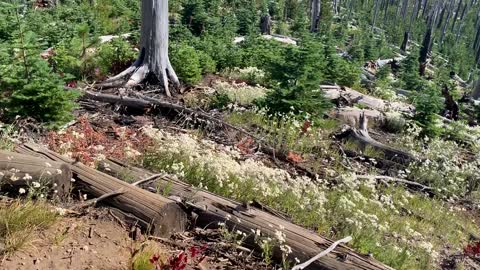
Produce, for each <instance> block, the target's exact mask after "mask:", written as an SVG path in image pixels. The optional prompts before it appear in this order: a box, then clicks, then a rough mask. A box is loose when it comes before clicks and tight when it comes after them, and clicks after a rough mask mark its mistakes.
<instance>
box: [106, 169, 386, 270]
mask: <svg viewBox="0 0 480 270" xmlns="http://www.w3.org/2000/svg"><path fill="white" fill-rule="evenodd" d="M105 164H106V165H105ZM105 164H103V165H104V166H103V167H102V166H100V168H99V169H100V170H104V171H105V172H106V173H108V174H111V175H115V176H118V177H121V176H122V175H124V176H125V175H128V178H130V179H131V178H133V179H136V180H141V179H146V178H151V181H150V182H145V183H143V184H141V186H143V187H145V188H147V189H150V190H152V192H157V187H168V193H169V195H170V196H174V197H178V198H181V199H182V200H183V201H184V203H185V205H186V206H187V207H190V209H191V211H193V212H194V213H195V214H196V216H197V218H196V220H195V225H196V226H198V227H201V228H218V227H219V223H220V224H225V226H226V227H227V229H229V230H230V231H232V232H233V233H235V231H240V232H243V233H245V234H246V235H247V237H246V239H245V240H244V245H245V246H246V247H247V248H250V249H253V250H257V251H261V250H260V249H259V247H258V245H257V244H256V241H255V235H254V234H253V233H252V231H256V230H257V229H259V230H260V231H261V232H262V236H269V237H272V238H275V235H276V234H277V233H278V232H283V233H284V234H285V240H286V242H285V244H286V245H288V246H290V247H291V249H292V253H291V254H290V256H289V259H290V260H292V261H293V260H294V259H295V258H298V259H299V260H300V261H306V260H308V259H310V258H312V257H314V256H316V255H317V254H319V253H321V252H322V251H325V250H327V249H328V248H329V247H330V246H332V244H333V243H334V241H332V240H330V239H327V238H325V237H322V236H320V235H318V234H317V233H315V232H312V231H310V230H307V229H305V228H302V227H300V226H297V225H295V224H292V223H291V222H288V221H287V220H285V219H283V218H282V217H281V216H278V215H275V214H274V213H269V212H266V211H262V210H261V209H258V208H256V207H252V206H251V205H246V204H241V203H238V202H235V201H233V200H230V199H226V198H223V197H220V196H218V195H215V194H212V193H210V192H206V191H203V190H199V189H198V188H194V187H191V186H189V185H187V184H185V183H183V182H181V181H178V180H174V179H171V178H168V176H163V177H153V178H152V176H156V175H155V174H153V173H152V172H149V171H147V170H145V169H142V168H138V167H133V166H128V165H126V164H124V163H122V162H121V161H118V160H107V161H105ZM107 168H108V169H107ZM274 259H276V260H277V261H281V251H280V248H279V245H278V244H275V248H274ZM305 269H364V270H365V269H391V268H390V267H388V266H386V265H384V264H382V263H380V262H378V261H376V260H374V259H373V258H371V257H369V256H368V255H362V254H359V253H357V252H355V251H354V250H352V249H350V248H348V247H346V246H344V245H339V246H338V247H337V248H336V249H335V250H334V251H332V252H331V253H329V254H327V255H326V256H325V257H322V258H320V259H319V260H316V261H314V262H313V263H312V264H311V265H309V266H308V267H306V268H305Z"/></svg>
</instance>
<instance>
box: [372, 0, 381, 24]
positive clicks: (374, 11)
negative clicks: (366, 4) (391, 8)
mask: <svg viewBox="0 0 480 270" xmlns="http://www.w3.org/2000/svg"><path fill="white" fill-rule="evenodd" d="M374 3H375V4H374V7H373V19H372V31H373V29H374V28H375V24H376V22H377V15H378V9H379V8H380V0H375V2H374Z"/></svg>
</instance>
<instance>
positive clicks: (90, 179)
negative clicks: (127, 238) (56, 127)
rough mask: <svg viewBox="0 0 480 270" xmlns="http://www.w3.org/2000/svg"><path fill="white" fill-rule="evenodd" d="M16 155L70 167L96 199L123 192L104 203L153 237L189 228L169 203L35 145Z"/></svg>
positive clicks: (20, 149) (22, 147) (81, 186)
mask: <svg viewBox="0 0 480 270" xmlns="http://www.w3.org/2000/svg"><path fill="white" fill-rule="evenodd" d="M16 151H17V152H20V153H24V154H30V155H37V156H40V157H43V158H46V159H48V160H53V161H59V162H64V163H67V164H69V167H70V168H71V170H72V172H73V177H74V178H75V179H76V181H75V186H76V187H77V188H78V189H79V190H82V191H83V192H86V193H87V194H89V195H92V196H94V197H100V196H102V195H105V194H109V193H112V192H117V191H122V192H123V193H122V194H120V195H118V196H115V197H111V198H109V199H106V200H104V203H107V204H109V205H111V206H113V207H116V208H118V209H119V210H121V211H122V212H123V213H124V214H125V216H130V217H133V218H134V219H136V220H138V221H139V223H138V224H139V225H140V226H142V227H143V229H145V230H148V231H149V232H151V233H153V234H154V235H158V236H168V235H170V234H171V233H174V232H182V231H184V230H185V228H186V223H187V216H186V213H185V212H184V211H183V210H182V209H181V208H180V206H178V205H177V203H176V202H174V201H172V200H170V199H167V198H164V197H162V196H160V195H156V194H152V193H151V192H148V191H146V190H143V189H141V188H138V187H135V186H133V185H130V184H128V183H126V182H124V181H121V180H119V179H117V178H115V177H112V176H110V175H107V174H105V173H102V172H100V171H97V170H95V169H93V168H90V167H88V166H86V165H84V164H82V163H79V162H75V161H73V160H70V159H69V158H66V157H64V156H62V155H60V154H57V153H55V152H53V151H50V150H48V149H45V148H43V147H41V146H39V145H36V144H24V145H20V146H18V147H17V148H16Z"/></svg>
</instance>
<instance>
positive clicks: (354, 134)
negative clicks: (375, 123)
mask: <svg viewBox="0 0 480 270" xmlns="http://www.w3.org/2000/svg"><path fill="white" fill-rule="evenodd" d="M336 137H337V139H346V138H348V139H352V140H354V141H356V142H358V143H359V144H360V146H361V147H362V148H363V149H365V148H366V147H367V146H370V147H373V149H375V150H378V151H381V152H383V153H384V154H385V158H387V159H389V160H392V161H395V162H398V163H401V164H408V163H410V162H412V161H417V158H415V157H414V156H413V155H412V154H410V153H407V152H405V151H402V150H399V149H396V148H393V147H390V146H388V145H385V144H383V143H380V142H378V141H376V140H375V139H373V138H372V137H370V134H369V133H368V118H367V117H366V116H365V114H362V115H361V116H360V121H359V128H355V127H350V128H348V129H347V130H346V131H344V132H342V133H341V134H340V135H337V136H336Z"/></svg>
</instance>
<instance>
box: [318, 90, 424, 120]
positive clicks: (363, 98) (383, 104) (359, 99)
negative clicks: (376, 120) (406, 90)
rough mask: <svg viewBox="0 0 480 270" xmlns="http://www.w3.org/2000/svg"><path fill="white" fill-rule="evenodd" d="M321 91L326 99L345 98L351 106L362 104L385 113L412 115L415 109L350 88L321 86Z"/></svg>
mask: <svg viewBox="0 0 480 270" xmlns="http://www.w3.org/2000/svg"><path fill="white" fill-rule="evenodd" d="M320 89H321V90H322V91H323V92H324V93H325V97H326V98H328V99H331V100H336V99H339V98H343V99H345V100H347V101H349V102H350V103H351V104H360V105H362V106H365V107H367V108H369V109H372V110H377V111H380V112H385V111H389V110H393V111H399V112H404V113H408V114H411V113H412V112H413V111H414V110H415V108H414V107H413V106H412V105H409V104H406V103H403V102H396V101H394V102H389V101H385V100H383V99H380V98H376V97H373V96H370V95H366V94H363V93H360V92H358V91H355V90H353V89H350V88H346V87H343V88H342V87H340V86H330V85H328V86H327V85H320Z"/></svg>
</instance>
